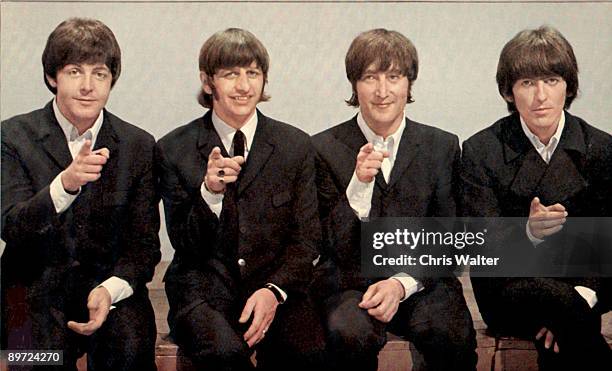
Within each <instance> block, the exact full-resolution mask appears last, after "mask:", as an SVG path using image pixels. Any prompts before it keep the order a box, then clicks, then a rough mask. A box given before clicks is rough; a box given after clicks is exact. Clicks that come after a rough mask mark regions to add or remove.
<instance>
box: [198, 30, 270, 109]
mask: <svg viewBox="0 0 612 371" xmlns="http://www.w3.org/2000/svg"><path fill="white" fill-rule="evenodd" d="M253 62H255V63H256V64H257V67H259V68H260V69H261V71H262V72H263V76H264V87H265V84H266V83H267V82H268V68H269V67H270V57H269V56H268V51H267V50H266V48H265V47H264V46H263V44H262V43H261V41H259V40H258V39H257V38H256V37H255V35H253V34H252V33H250V32H249V31H247V30H243V29H240V28H228V29H227V30H224V31H219V32H217V33H215V34H214V35H212V36H211V37H210V38H209V39H208V40H206V42H204V45H202V48H201V49H200V58H199V64H200V71H202V72H204V73H206V75H207V76H208V78H209V79H212V77H213V75H214V74H215V73H216V72H217V71H218V70H219V69H221V68H231V67H236V66H240V67H247V66H249V65H250V64H251V63H253ZM211 87H212V88H213V93H214V87H213V86H211ZM269 99H270V97H269V96H267V95H266V94H264V93H263V92H262V95H261V98H260V102H265V101H267V100H269ZM198 103H200V104H201V105H202V106H204V107H206V108H212V106H213V97H212V95H211V94H206V92H204V91H203V90H202V89H200V92H199V94H198Z"/></svg>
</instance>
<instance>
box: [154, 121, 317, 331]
mask: <svg viewBox="0 0 612 371" xmlns="http://www.w3.org/2000/svg"><path fill="white" fill-rule="evenodd" d="M257 115H258V124H257V129H256V131H255V135H254V137H253V143H252V145H251V146H250V151H249V156H248V158H247V161H246V164H245V165H243V167H242V171H241V173H240V178H239V180H238V183H237V185H236V186H235V188H236V192H235V193H233V192H226V194H225V196H224V199H223V210H222V212H221V217H220V218H217V216H216V215H215V214H214V213H213V212H212V211H211V210H210V208H209V207H208V205H207V204H206V202H205V201H204V200H203V199H202V196H201V193H200V186H201V184H202V181H203V179H204V175H205V174H206V167H207V162H208V156H209V154H210V152H211V150H212V149H213V148H214V147H215V146H218V147H219V148H221V150H222V153H223V155H224V156H228V154H227V153H226V151H225V149H224V147H223V144H222V143H221V139H220V138H219V135H218V134H217V132H216V131H215V129H214V126H213V123H212V111H209V112H207V113H206V114H205V115H204V117H202V118H198V119H196V120H194V121H192V122H190V123H189V124H187V125H185V126H182V127H179V128H177V129H175V130H174V131H172V132H170V133H169V134H167V135H166V136H164V137H163V138H162V139H160V140H159V142H158V143H157V151H156V153H157V161H156V162H157V165H158V166H159V176H160V189H161V194H162V199H163V202H164V209H165V214H166V226H167V229H168V234H169V235H170V240H171V242H172V246H173V247H174V249H175V255H174V259H173V261H172V264H171V266H170V267H169V269H168V272H167V274H166V283H167V287H168V283H170V284H171V285H173V287H174V286H176V287H177V288H180V292H176V291H178V290H171V291H169V292H168V297H169V301H170V306H171V313H170V314H169V318H170V321H171V322H172V320H173V318H174V316H175V315H177V316H180V315H181V314H182V313H185V312H186V311H188V310H189V309H190V308H193V307H194V306H196V305H198V304H199V303H201V302H202V301H204V300H206V290H207V289H210V287H208V285H207V283H210V282H213V281H215V280H216V279H219V278H221V279H222V280H223V281H224V282H227V283H228V284H229V285H231V286H232V287H234V288H236V290H237V292H238V293H241V294H239V296H241V297H242V296H248V295H250V294H252V293H253V292H254V291H255V290H257V289H259V288H261V287H263V286H264V285H265V284H266V283H273V284H275V285H277V286H279V287H280V288H281V289H283V290H285V291H286V292H287V293H288V294H289V296H291V293H292V292H294V293H295V292H304V291H305V288H306V284H307V283H308V282H309V281H310V278H311V273H312V272H311V271H312V262H313V260H314V259H315V258H316V257H317V249H316V248H317V243H318V240H319V238H320V226H319V221H318V219H317V199H316V190H315V185H314V160H313V151H312V149H311V146H310V141H309V137H308V136H307V135H306V134H305V133H303V132H302V131H300V130H298V129H296V128H294V127H291V126H289V125H287V124H284V123H281V122H278V121H275V120H273V119H270V118H268V117H266V116H264V115H263V114H261V113H260V112H259V111H258V112H257ZM231 186H232V187H234V185H231ZM228 187H230V186H228ZM228 189H229V188H228ZM231 203H235V204H236V205H237V207H238V215H237V218H238V220H237V221H236V220H230V219H235V218H236V216H228V215H229V214H228V212H227V207H226V206H227V205H229V204H231ZM236 222H237V231H238V236H234V234H235V233H236V232H235V231H236V229H233V228H232V225H231V224H232V223H236ZM229 234H231V235H229ZM226 240H233V241H237V246H229V247H228V246H227V245H226V244H224V241H226ZM231 249H236V250H234V251H228V250H231ZM238 259H243V260H244V262H245V264H244V265H242V266H241V265H239V264H238ZM210 274H213V275H215V276H216V279H212V280H211V279H208V278H209V275H210ZM167 291H168V290H167Z"/></svg>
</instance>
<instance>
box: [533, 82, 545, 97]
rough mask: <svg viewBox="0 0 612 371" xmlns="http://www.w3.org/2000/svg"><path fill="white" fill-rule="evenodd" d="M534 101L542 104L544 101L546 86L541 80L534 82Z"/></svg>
mask: <svg viewBox="0 0 612 371" xmlns="http://www.w3.org/2000/svg"><path fill="white" fill-rule="evenodd" d="M535 88H536V92H535V93H536V99H537V100H538V101H540V102H544V101H545V100H546V97H547V94H546V84H545V83H544V81H542V80H538V81H537V82H536V87H535Z"/></svg>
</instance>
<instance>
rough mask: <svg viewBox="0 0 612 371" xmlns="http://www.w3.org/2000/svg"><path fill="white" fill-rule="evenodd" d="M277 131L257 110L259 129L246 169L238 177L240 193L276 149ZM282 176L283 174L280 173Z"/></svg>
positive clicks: (254, 137)
mask: <svg viewBox="0 0 612 371" xmlns="http://www.w3.org/2000/svg"><path fill="white" fill-rule="evenodd" d="M274 137H275V133H274V132H273V131H272V130H271V128H270V126H269V124H268V122H267V118H266V117H265V116H264V115H263V114H261V112H259V110H258V111H257V129H256V130H255V135H254V136H253V143H252V145H251V147H250V150H249V157H248V159H247V162H246V164H245V165H243V167H244V170H243V171H242V173H241V174H240V177H239V178H238V195H240V194H242V192H244V190H245V189H247V187H248V186H249V185H250V184H251V182H253V180H254V179H255V177H257V175H258V174H259V173H260V172H261V170H262V168H263V167H264V165H265V164H266V162H268V159H269V158H270V155H272V152H273V151H274V143H273V141H272V138H274ZM280 175H281V176H282V174H280Z"/></svg>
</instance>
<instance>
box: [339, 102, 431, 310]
mask: <svg viewBox="0 0 612 371" xmlns="http://www.w3.org/2000/svg"><path fill="white" fill-rule="evenodd" d="M357 125H359V129H361V132H362V133H363V135H364V136H365V138H366V140H367V141H368V143H372V144H373V145H374V150H376V151H388V152H389V157H387V158H384V159H383V161H382V165H381V168H380V170H381V172H382V174H383V177H384V178H385V181H386V182H387V183H388V182H389V178H390V176H391V170H393V165H394V164H395V159H396V157H397V150H398V148H399V146H400V141H401V140H402V134H403V133H404V129H405V128H406V119H405V118H404V119H403V120H402V122H401V124H400V126H399V127H398V128H397V130H396V131H395V132H394V133H393V134H391V135H389V136H388V137H387V138H383V137H381V136H380V135H377V134H376V133H374V132H373V131H372V129H370V127H369V126H368V124H367V123H366V122H365V120H364V119H363V116H362V115H361V112H360V113H358V114H357ZM373 194H374V180H372V181H371V182H369V183H364V182H362V181H360V180H359V179H358V178H357V174H356V173H355V172H353V176H352V178H351V181H350V182H349V185H348V187H346V198H347V199H348V202H349V205H350V206H351V208H352V209H353V211H354V212H355V214H356V215H357V217H358V218H359V219H360V220H362V221H366V220H368V218H369V216H370V209H371V208H372V195H373ZM392 278H394V279H396V280H398V281H399V282H400V283H401V284H402V286H403V287H404V297H403V298H402V301H404V300H406V299H408V297H409V296H410V295H412V294H414V293H416V292H419V291H421V290H422V289H423V287H422V286H420V285H419V282H418V281H417V280H415V279H414V278H413V277H411V276H410V275H409V274H407V273H398V274H396V275H394V276H393V277H392Z"/></svg>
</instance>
